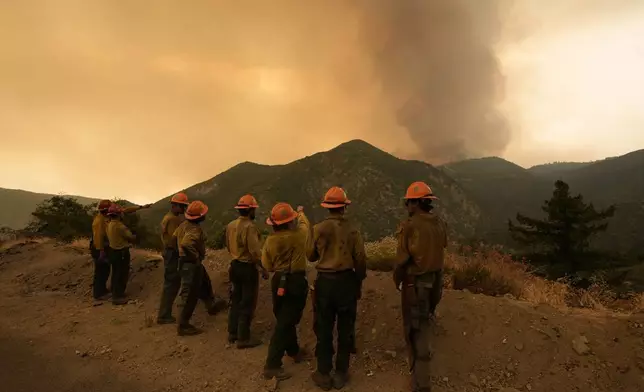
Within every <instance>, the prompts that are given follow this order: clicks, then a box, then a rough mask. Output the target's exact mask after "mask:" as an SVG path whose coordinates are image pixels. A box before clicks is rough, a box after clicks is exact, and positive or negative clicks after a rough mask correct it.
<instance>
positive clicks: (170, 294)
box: [157, 193, 190, 324]
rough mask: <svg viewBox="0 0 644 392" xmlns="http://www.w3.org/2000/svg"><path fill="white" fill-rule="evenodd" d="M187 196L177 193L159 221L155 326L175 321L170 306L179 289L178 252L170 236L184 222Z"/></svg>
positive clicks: (175, 243) (174, 241)
mask: <svg viewBox="0 0 644 392" xmlns="http://www.w3.org/2000/svg"><path fill="white" fill-rule="evenodd" d="M188 204H190V203H189V202H188V196H186V194H185V193H177V194H176V195H174V196H172V199H170V211H168V213H167V214H165V216H164V217H163V220H162V221H161V242H162V243H163V265H164V269H163V292H162V293H161V304H160V305H159V315H158V317H157V324H174V323H175V322H176V321H177V320H176V319H175V318H174V317H173V316H172V305H173V304H174V300H175V298H176V297H177V294H178V293H179V288H180V287H181V274H180V272H179V250H178V249H177V242H176V239H174V240H173V237H172V235H173V234H174V232H175V230H177V228H178V227H179V225H180V224H181V223H183V221H184V213H185V212H186V207H188Z"/></svg>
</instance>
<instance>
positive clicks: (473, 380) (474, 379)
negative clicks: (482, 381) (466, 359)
mask: <svg viewBox="0 0 644 392" xmlns="http://www.w3.org/2000/svg"><path fill="white" fill-rule="evenodd" d="M470 383H471V384H472V385H474V386H478V385H479V378H478V377H476V374H472V373H470Z"/></svg>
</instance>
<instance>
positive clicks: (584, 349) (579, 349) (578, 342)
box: [572, 336, 590, 355]
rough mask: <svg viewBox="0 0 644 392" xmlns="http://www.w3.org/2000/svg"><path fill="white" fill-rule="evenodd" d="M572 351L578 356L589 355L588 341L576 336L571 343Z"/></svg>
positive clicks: (583, 337)
mask: <svg viewBox="0 0 644 392" xmlns="http://www.w3.org/2000/svg"><path fill="white" fill-rule="evenodd" d="M572 349H573V350H575V352H576V353H577V354H579V355H587V354H588V353H590V347H588V339H587V338H586V337H585V336H578V337H576V338H575V339H573V341H572Z"/></svg>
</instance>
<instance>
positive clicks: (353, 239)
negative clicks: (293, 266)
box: [307, 187, 367, 391]
mask: <svg viewBox="0 0 644 392" xmlns="http://www.w3.org/2000/svg"><path fill="white" fill-rule="evenodd" d="M350 203H351V201H350V200H349V199H347V195H346V193H345V192H344V190H343V189H342V188H339V187H333V188H331V189H329V191H328V192H327V193H326V195H325V196H324V201H323V202H322V207H324V208H326V209H328V210H329V216H328V217H327V218H326V219H325V220H324V221H322V222H320V223H318V224H317V225H315V227H314V230H313V238H312V241H311V245H310V246H309V247H308V249H307V258H308V259H309V261H311V262H315V261H318V264H317V266H316V268H317V272H318V273H317V279H316V281H315V309H316V310H315V332H316V335H317V345H316V348H315V354H316V356H317V363H318V365H317V366H318V367H317V371H316V372H315V373H314V374H313V376H312V378H313V382H314V383H315V384H316V385H317V386H318V387H319V388H321V389H323V390H325V391H328V390H330V389H331V387H334V388H336V389H341V388H343V387H344V385H345V384H346V383H347V381H348V376H349V359H350V356H351V351H352V348H353V347H352V346H353V333H354V330H355V320H356V312H357V304H358V299H359V297H360V291H361V286H362V281H363V280H364V278H365V277H366V271H367V266H366V256H365V249H364V242H363V239H362V236H361V234H360V232H359V231H358V230H357V229H356V228H355V227H354V225H353V224H351V223H350V222H349V221H348V220H347V219H346V218H345V216H344V213H345V211H346V207H347V206H348V205H349V204H350ZM336 319H337V332H338V338H337V339H338V340H337V347H338V350H337V355H336V359H335V373H334V374H333V376H332V377H331V370H333V363H332V362H333V329H334V324H335V323H336Z"/></svg>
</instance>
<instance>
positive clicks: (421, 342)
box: [394, 182, 447, 392]
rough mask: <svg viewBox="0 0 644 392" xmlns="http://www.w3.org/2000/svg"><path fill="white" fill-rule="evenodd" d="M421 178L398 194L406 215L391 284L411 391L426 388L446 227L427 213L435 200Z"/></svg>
mask: <svg viewBox="0 0 644 392" xmlns="http://www.w3.org/2000/svg"><path fill="white" fill-rule="evenodd" d="M436 199H437V197H436V196H434V194H433V193H432V190H431V189H430V187H429V186H428V185H427V184H425V183H423V182H415V183H413V184H411V185H410V186H409V188H408V189H407V193H406V195H405V197H404V200H405V205H406V207H407V211H408V213H409V218H408V219H407V220H405V221H403V222H402V223H401V224H400V226H399V228H398V232H397V239H398V249H397V252H396V265H395V271H394V283H395V284H396V288H398V290H401V297H402V313H403V324H404V331H405V341H406V343H407V349H408V351H409V362H410V372H411V390H412V391H414V392H430V391H431V385H430V371H429V361H430V358H431V352H430V348H429V336H430V326H431V323H432V321H433V320H434V312H435V310H436V306H437V305H438V303H439V302H440V300H441V296H442V290H443V262H444V252H445V247H447V226H446V224H445V222H444V221H443V220H442V219H441V218H440V217H439V216H438V215H436V214H434V213H432V209H433V206H432V200H436Z"/></svg>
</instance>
